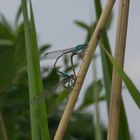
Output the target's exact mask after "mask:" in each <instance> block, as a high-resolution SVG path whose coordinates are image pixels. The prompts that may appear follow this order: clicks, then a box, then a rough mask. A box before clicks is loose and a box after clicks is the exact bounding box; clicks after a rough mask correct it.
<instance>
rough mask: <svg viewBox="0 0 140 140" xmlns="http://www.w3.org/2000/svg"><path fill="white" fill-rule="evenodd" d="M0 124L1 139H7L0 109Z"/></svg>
mask: <svg viewBox="0 0 140 140" xmlns="http://www.w3.org/2000/svg"><path fill="white" fill-rule="evenodd" d="M0 126H1V130H2V134H3V140H8V135H7V131H6V127H5V123H4V119H3V116H2V113H1V111H0Z"/></svg>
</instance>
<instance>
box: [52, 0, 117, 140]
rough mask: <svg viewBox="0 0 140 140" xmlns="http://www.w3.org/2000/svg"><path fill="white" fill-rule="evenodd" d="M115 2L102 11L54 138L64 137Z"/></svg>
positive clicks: (111, 2) (112, 0) (58, 139)
mask: <svg viewBox="0 0 140 140" xmlns="http://www.w3.org/2000/svg"><path fill="white" fill-rule="evenodd" d="M114 3H115V0H108V1H107V3H106V5H105V8H104V10H103V11H102V14H101V16H100V19H99V21H98V23H97V26H96V29H95V31H94V33H93V35H92V37H91V40H90V42H89V44H88V48H87V49H86V52H85V57H84V59H83V61H82V64H81V67H80V70H79V72H78V75H77V80H76V84H75V87H74V88H73V90H72V93H71V95H70V97H69V100H68V103H67V105H66V107H65V110H64V113H63V116H62V118H61V120H60V123H59V126H58V129H57V131H56V134H55V137H54V140H62V139H63V136H64V134H65V131H66V129H67V126H68V123H69V120H70V117H71V114H72V111H73V108H74V106H75V104H76V101H77V98H78V95H79V92H80V89H81V87H82V84H83V81H84V78H85V76H86V73H87V70H88V67H89V64H90V62H91V59H92V56H93V54H94V51H95V49H96V46H97V43H98V42H99V39H100V37H101V34H102V31H103V29H104V26H105V24H106V22H107V19H108V17H109V14H110V12H111V10H112V7H113V5H114Z"/></svg>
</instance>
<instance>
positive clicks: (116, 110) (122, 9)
mask: <svg viewBox="0 0 140 140" xmlns="http://www.w3.org/2000/svg"><path fill="white" fill-rule="evenodd" d="M128 12H129V0H120V2H119V15H118V24H117V35H116V44H115V59H116V62H117V63H118V64H119V65H120V66H121V67H122V68H123V65H124V56H125V43H126V34H127V23H128ZM121 90H122V80H121V78H120V77H119V75H118V74H117V72H116V71H115V69H113V78H112V87H111V98H110V111H109V126H108V136H107V140H117V139H118V128H119V114H120V102H121Z"/></svg>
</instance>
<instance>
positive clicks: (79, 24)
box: [75, 20, 90, 31]
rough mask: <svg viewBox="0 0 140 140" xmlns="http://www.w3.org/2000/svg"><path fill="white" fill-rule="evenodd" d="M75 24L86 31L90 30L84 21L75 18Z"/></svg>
mask: <svg viewBox="0 0 140 140" xmlns="http://www.w3.org/2000/svg"><path fill="white" fill-rule="evenodd" d="M75 24H76V25H77V26H79V27H81V28H83V29H85V30H86V31H89V30H90V26H89V25H87V24H86V23H84V22H83V21H78V20H76V21H75Z"/></svg>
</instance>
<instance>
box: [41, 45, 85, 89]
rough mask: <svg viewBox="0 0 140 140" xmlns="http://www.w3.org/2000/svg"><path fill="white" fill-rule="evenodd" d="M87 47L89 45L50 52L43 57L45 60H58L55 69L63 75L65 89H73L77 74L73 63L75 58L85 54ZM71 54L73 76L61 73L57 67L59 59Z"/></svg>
mask: <svg viewBox="0 0 140 140" xmlns="http://www.w3.org/2000/svg"><path fill="white" fill-rule="evenodd" d="M86 47H87V44H81V45H77V46H76V47H72V48H68V49H64V50H58V51H53V52H48V53H45V54H44V55H43V57H45V58H56V60H55V63H54V69H55V70H56V71H57V73H58V74H59V75H61V76H62V77H63V78H64V79H63V86H64V87H65V88H72V87H73V86H74V84H75V81H76V72H75V68H74V63H73V56H74V55H76V54H79V53H82V52H84V51H85V49H86ZM69 53H70V54H71V66H72V70H73V74H68V73H66V72H62V71H59V70H58V69H57V67H56V64H57V62H58V60H59V58H61V57H62V56H64V55H66V54H69Z"/></svg>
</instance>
